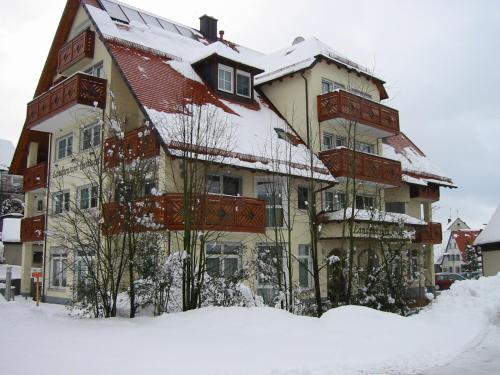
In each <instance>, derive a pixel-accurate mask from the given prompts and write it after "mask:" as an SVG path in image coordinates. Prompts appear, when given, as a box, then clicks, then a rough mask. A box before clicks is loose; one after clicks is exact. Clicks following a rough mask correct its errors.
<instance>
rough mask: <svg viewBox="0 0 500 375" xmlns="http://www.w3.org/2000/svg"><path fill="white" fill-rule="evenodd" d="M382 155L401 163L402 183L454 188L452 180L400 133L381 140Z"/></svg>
mask: <svg viewBox="0 0 500 375" xmlns="http://www.w3.org/2000/svg"><path fill="white" fill-rule="evenodd" d="M383 154H384V156H385V157H387V158H390V159H394V160H399V161H400V162H401V169H402V171H403V181H406V182H408V183H411V184H417V185H427V184H429V183H433V184H437V185H441V186H447V187H455V185H454V184H453V181H452V179H451V178H450V177H447V175H446V173H445V172H444V171H443V170H442V169H441V168H440V167H438V166H437V165H436V164H434V163H433V162H431V161H430V160H429V158H428V157H427V156H426V155H425V154H424V153H423V152H422V150H420V149H419V148H418V147H417V146H416V145H415V144H414V143H413V142H412V141H411V140H410V139H409V138H408V137H407V136H406V135H405V134H404V133H402V132H401V133H399V134H396V135H393V136H391V137H387V138H384V139H383Z"/></svg>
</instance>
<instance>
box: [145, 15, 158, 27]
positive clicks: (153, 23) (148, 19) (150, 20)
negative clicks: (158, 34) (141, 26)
mask: <svg viewBox="0 0 500 375" xmlns="http://www.w3.org/2000/svg"><path fill="white" fill-rule="evenodd" d="M141 16H142V18H144V21H146V23H147V24H148V25H149V26H156V27H162V26H161V25H160V22H158V19H157V18H156V17H153V16H150V15H149V14H146V13H141Z"/></svg>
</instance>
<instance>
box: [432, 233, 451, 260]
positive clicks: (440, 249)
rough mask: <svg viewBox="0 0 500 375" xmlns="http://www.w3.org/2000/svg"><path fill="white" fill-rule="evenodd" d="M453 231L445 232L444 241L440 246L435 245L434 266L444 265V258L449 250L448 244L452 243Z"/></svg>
mask: <svg viewBox="0 0 500 375" xmlns="http://www.w3.org/2000/svg"><path fill="white" fill-rule="evenodd" d="M450 236H451V230H449V229H448V230H446V231H444V232H443V236H442V238H443V240H442V242H441V243H440V244H437V245H434V264H442V263H443V257H444V254H445V253H446V249H447V248H448V242H449V241H450Z"/></svg>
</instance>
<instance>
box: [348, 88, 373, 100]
mask: <svg viewBox="0 0 500 375" xmlns="http://www.w3.org/2000/svg"><path fill="white" fill-rule="evenodd" d="M351 92H352V93H353V94H356V95H358V96H361V97H363V98H366V99H371V98H372V96H371V95H370V94H368V93H367V92H364V91H361V90H357V89H353V88H351Z"/></svg>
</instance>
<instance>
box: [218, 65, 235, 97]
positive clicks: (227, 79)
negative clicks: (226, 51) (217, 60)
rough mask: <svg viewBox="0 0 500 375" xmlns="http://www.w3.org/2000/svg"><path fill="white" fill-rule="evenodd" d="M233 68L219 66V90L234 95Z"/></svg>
mask: <svg viewBox="0 0 500 375" xmlns="http://www.w3.org/2000/svg"><path fill="white" fill-rule="evenodd" d="M233 71H234V70H233V68H231V67H229V66H227V65H222V64H219V90H221V91H225V92H229V93H231V94H232V93H233V92H234V90H233Z"/></svg>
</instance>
